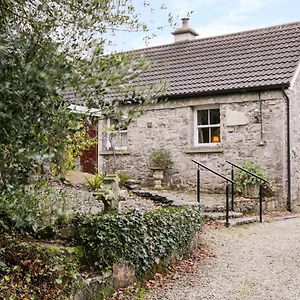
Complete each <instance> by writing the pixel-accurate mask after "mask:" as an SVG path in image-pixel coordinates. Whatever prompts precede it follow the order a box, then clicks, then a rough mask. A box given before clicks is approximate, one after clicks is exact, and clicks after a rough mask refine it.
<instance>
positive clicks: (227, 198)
mask: <svg viewBox="0 0 300 300" xmlns="http://www.w3.org/2000/svg"><path fill="white" fill-rule="evenodd" d="M225 227H229V185H228V182H226V222H225Z"/></svg>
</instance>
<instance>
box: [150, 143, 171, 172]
mask: <svg viewBox="0 0 300 300" xmlns="http://www.w3.org/2000/svg"><path fill="white" fill-rule="evenodd" d="M149 165H150V168H161V169H163V170H166V169H170V168H171V167H172V166H173V160H172V156H171V153H170V151H169V150H166V149H163V148H160V149H155V150H153V151H152V152H151V153H150V156H149Z"/></svg>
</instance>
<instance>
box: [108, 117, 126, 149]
mask: <svg viewBox="0 0 300 300" xmlns="http://www.w3.org/2000/svg"><path fill="white" fill-rule="evenodd" d="M110 125H111V119H106V126H107V127H109V126H110ZM124 133H126V135H127V145H126V146H122V147H118V146H116V147H115V150H127V149H128V129H123V130H116V131H115V133H111V132H110V133H106V135H107V140H106V145H105V148H106V150H107V151H110V150H112V149H111V148H112V147H111V144H110V139H109V138H108V137H109V136H111V135H118V134H124Z"/></svg>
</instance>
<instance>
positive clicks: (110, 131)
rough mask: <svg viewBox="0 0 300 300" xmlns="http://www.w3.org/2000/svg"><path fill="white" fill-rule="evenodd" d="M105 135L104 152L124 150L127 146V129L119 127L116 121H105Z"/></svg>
mask: <svg viewBox="0 0 300 300" xmlns="http://www.w3.org/2000/svg"><path fill="white" fill-rule="evenodd" d="M106 128H107V133H106V134H105V141H104V143H103V144H104V145H105V148H106V149H105V150H113V149H114V150H126V149H127V146H128V139H127V128H126V127H120V125H119V123H118V121H117V120H114V119H107V121H106Z"/></svg>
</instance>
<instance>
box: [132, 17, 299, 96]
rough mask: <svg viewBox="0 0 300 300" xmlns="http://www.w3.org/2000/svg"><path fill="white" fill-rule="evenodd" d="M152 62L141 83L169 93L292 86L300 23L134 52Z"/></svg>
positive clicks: (193, 93) (182, 93)
mask: <svg viewBox="0 0 300 300" xmlns="http://www.w3.org/2000/svg"><path fill="white" fill-rule="evenodd" d="M133 53H134V54H136V55H138V56H145V57H146V58H148V59H150V60H151V62H152V67H151V69H150V70H149V71H147V72H145V73H143V74H142V75H141V76H140V78H139V81H138V84H142V85H147V84H151V83H155V82H157V81H159V80H167V81H168V90H167V95H168V96H170V97H172V96H181V95H200V94H209V93H216V92H218V93H222V92H225V91H233V90H241V89H242V90H247V89H255V88H263V87H268V88H272V87H273V88H274V87H288V86H289V83H290V81H291V79H292V76H293V74H294V72H295V70H296V67H297V65H298V63H299V59H300V22H298V23H291V24H284V25H278V26H274V27H268V28H262V29H257V30H251V31H244V32H239V33H233V34H228V35H222V36H216V37H210V38H202V39H196V40H194V41H188V42H179V43H172V44H168V45H163V46H157V47H151V48H145V49H141V50H136V51H133Z"/></svg>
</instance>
